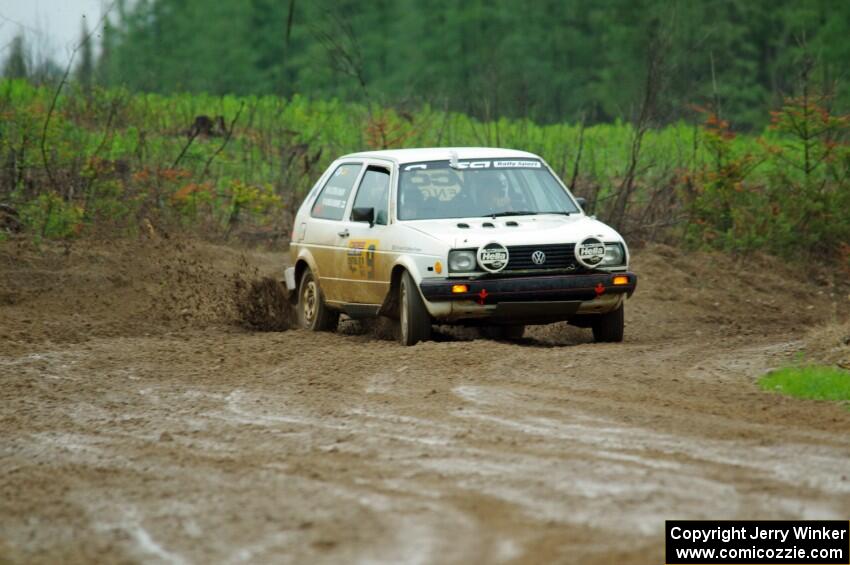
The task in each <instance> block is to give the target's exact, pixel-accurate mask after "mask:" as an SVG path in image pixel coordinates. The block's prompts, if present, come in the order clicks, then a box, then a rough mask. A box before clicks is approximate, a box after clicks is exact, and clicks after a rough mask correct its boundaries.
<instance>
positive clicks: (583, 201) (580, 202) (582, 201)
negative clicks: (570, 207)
mask: <svg viewBox="0 0 850 565" xmlns="http://www.w3.org/2000/svg"><path fill="white" fill-rule="evenodd" d="M576 202H578V205H579V206H581V209H582V210H584V208H585V207H586V206H587V198H584V197H583V196H576Z"/></svg>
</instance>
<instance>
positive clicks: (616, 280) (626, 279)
mask: <svg viewBox="0 0 850 565" xmlns="http://www.w3.org/2000/svg"><path fill="white" fill-rule="evenodd" d="M613 282H614V284H616V285H621V284H629V277H627V276H625V275H618V276H616V277H614V281H613Z"/></svg>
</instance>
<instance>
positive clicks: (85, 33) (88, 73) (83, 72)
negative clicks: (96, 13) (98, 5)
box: [76, 16, 94, 92]
mask: <svg viewBox="0 0 850 565" xmlns="http://www.w3.org/2000/svg"><path fill="white" fill-rule="evenodd" d="M79 48H80V63H79V65H77V73H76V76H77V82H78V83H79V84H80V86H81V87H82V88H83V90H84V91H86V92H88V91H89V90H91V87H92V83H93V82H94V53H93V50H92V44H91V36H90V35H89V30H88V25H86V17H85V16H83V27H82V35H81V37H80V43H79Z"/></svg>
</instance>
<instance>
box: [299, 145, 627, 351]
mask: <svg viewBox="0 0 850 565" xmlns="http://www.w3.org/2000/svg"><path fill="white" fill-rule="evenodd" d="M580 204H581V201H580V200H576V198H574V197H573V196H572V195H571V194H570V192H569V190H567V187H566V186H564V184H563V183H562V182H561V181H560V180H559V179H558V177H557V175H555V174H554V173H553V172H552V170H551V169H550V168H549V166H548V165H547V164H546V163H545V162H544V161H543V159H541V158H540V157H538V156H537V155H534V154H532V153H526V152H523V151H514V150H508V149H492V148H471V147H463V148H460V147H459V148H436V149H400V150H389V151H369V152H364V153H354V154H351V155H346V156H345V157H342V158H340V159H338V160H336V161H334V162H333V163H332V164H331V166H330V167H329V168H328V170H327V171H325V173H324V174H323V175H322V177H321V178H320V179H319V181H318V182H317V183H316V185H315V186H314V187H313V189H312V190H311V191H310V193H309V194H308V195H307V197H306V198H305V200H304V203H303V204H302V205H301V208H300V209H299V210H298V214H297V216H296V218H295V224H294V227H293V236H292V241H291V248H290V250H291V254H292V266H291V267H289V268H287V269H286V271H285V283H286V287H287V290H288V291H289V292H290V296H291V300H292V302H293V303H294V304H295V306H296V311H297V315H298V320H299V323H300V324H301V326H302V327H304V328H307V329H310V330H333V329H335V328H336V326H337V323H338V321H339V315H340V313H345V314H346V315H348V316H350V317H352V318H368V317H376V316H388V317H391V318H395V319H398V320H399V332H398V333H399V339H400V341H401V343H402V344H404V345H412V344H415V343H417V342H419V341H422V340H426V339H428V338H429V336H430V334H431V326H432V324H463V325H477V326H483V327H485V328H486V332H487V333H488V334H489V335H491V336H494V337H501V338H507V339H513V338H519V337H521V336H522V334H523V331H524V329H525V326H526V325H527V324H548V323H552V322H559V321H567V322H569V323H571V324H574V325H577V326H580V327H590V328H592V329H593V336H594V339H595V340H596V341H622V339H623V303H624V301H625V298H626V297H627V296H631V294H632V293H633V292H634V290H635V285H636V283H637V277H636V275H635V274H634V273H631V272H629V270H628V262H629V251H628V247H627V246H626V243H625V242H624V241H623V238H622V237H620V235H619V234H618V233H617V232H616V231H614V230H613V229H611V228H610V227H608V226H607V225H605V224H603V223H602V222H599V221H597V220H596V219H594V218H592V217H589V216H587V215H585V214H584V212H583V211H582V209H581V206H580Z"/></svg>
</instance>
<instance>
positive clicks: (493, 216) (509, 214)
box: [481, 210, 537, 218]
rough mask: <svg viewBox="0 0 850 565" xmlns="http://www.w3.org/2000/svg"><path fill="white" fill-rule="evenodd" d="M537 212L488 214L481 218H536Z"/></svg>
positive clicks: (521, 211) (522, 211) (523, 211)
mask: <svg viewBox="0 0 850 565" xmlns="http://www.w3.org/2000/svg"><path fill="white" fill-rule="evenodd" d="M536 215H537V212H532V211H530V210H519V211H515V212H496V213H494V214H486V215H484V216H481V217H482V218H500V217H503V216H536Z"/></svg>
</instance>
